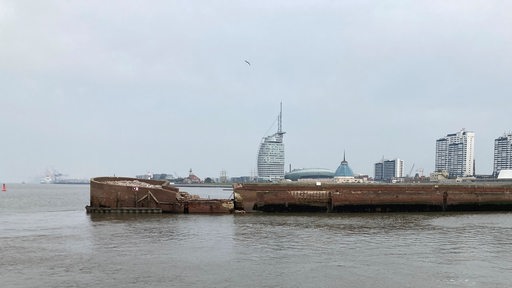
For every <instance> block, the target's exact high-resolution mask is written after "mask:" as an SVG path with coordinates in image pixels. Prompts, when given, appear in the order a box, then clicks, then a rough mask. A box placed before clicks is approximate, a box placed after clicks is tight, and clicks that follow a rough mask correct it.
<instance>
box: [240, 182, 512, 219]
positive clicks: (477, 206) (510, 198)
mask: <svg viewBox="0 0 512 288" xmlns="http://www.w3.org/2000/svg"><path fill="white" fill-rule="evenodd" d="M233 190H234V197H235V198H234V202H235V204H234V205H235V209H236V210H243V211H246V212H255V211H263V212H423V211H425V212H427V211H512V193H511V192H512V183H472V184H368V183H366V184H335V183H276V184H236V185H234V186H233Z"/></svg>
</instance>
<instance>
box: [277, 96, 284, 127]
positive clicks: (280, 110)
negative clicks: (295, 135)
mask: <svg viewBox="0 0 512 288" xmlns="http://www.w3.org/2000/svg"><path fill="white" fill-rule="evenodd" d="M279 105H280V106H279V118H278V119H277V133H278V134H284V133H283V102H281V103H279Z"/></svg>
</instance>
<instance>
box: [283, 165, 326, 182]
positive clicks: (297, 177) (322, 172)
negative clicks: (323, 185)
mask: <svg viewBox="0 0 512 288" xmlns="http://www.w3.org/2000/svg"><path fill="white" fill-rule="evenodd" d="M333 177H334V172H333V171H332V170H331V169H323V168H303V169H294V170H292V171H291V172H288V173H286V174H285V175H284V179H286V180H290V181H316V180H324V181H325V180H331V179H332V178H333Z"/></svg>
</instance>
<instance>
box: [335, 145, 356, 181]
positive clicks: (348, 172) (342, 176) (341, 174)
mask: <svg viewBox="0 0 512 288" xmlns="http://www.w3.org/2000/svg"><path fill="white" fill-rule="evenodd" d="M334 182H336V183H360V182H362V179H358V178H355V177H354V172H353V171H352V169H351V168H350V166H348V162H347V160H346V159H345V152H343V161H341V163H340V166H338V168H337V169H336V172H334Z"/></svg>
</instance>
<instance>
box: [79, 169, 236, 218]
mask: <svg viewBox="0 0 512 288" xmlns="http://www.w3.org/2000/svg"><path fill="white" fill-rule="evenodd" d="M86 210H87V212H89V213H111V212H117V213H186V214H187V213H232V212H233V201H231V200H226V199H202V198H201V197H199V196H197V195H191V194H189V193H187V192H183V191H180V190H179V188H177V187H175V186H173V185H170V183H169V182H168V181H165V180H146V179H136V178H128V177H96V178H93V179H91V184H90V204H89V206H87V207H86Z"/></svg>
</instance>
